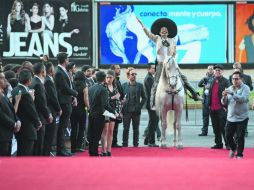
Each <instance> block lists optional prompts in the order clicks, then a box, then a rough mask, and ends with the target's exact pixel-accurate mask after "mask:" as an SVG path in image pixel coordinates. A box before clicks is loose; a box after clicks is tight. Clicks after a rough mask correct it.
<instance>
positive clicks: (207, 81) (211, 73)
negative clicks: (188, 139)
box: [198, 65, 214, 136]
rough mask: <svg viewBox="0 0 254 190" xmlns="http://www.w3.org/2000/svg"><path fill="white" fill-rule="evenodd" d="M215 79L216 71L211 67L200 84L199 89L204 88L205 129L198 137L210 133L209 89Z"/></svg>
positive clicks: (203, 115)
mask: <svg viewBox="0 0 254 190" xmlns="http://www.w3.org/2000/svg"><path fill="white" fill-rule="evenodd" d="M213 78H214V70H213V66H212V65H209V66H208V67H207V73H206V76H205V77H203V78H202V79H201V80H200V81H199V83H198V87H203V96H202V97H203V100H202V119H203V127H202V129H201V131H202V132H201V133H200V134H198V136H207V133H208V126H209V116H210V108H209V105H208V100H209V97H208V95H209V89H210V86H211V83H212V82H213Z"/></svg>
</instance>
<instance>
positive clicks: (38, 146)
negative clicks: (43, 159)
mask: <svg viewBox="0 0 254 190" xmlns="http://www.w3.org/2000/svg"><path fill="white" fill-rule="evenodd" d="M33 73H34V78H33V79H32V84H31V86H30V88H31V89H34V97H35V99H34V104H35V108H36V111H37V113H38V115H39V117H40V120H41V122H42V127H41V129H40V130H39V131H37V141H35V146H34V155H37V156H41V155H43V144H44V136H45V125H46V124H47V123H52V121H53V117H52V114H51V113H50V112H49V109H48V106H47V99H46V94H45V93H46V92H45V87H44V78H45V75H46V73H45V66H44V65H43V63H35V64H34V66H33Z"/></svg>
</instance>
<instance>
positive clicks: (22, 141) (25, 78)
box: [12, 69, 42, 156]
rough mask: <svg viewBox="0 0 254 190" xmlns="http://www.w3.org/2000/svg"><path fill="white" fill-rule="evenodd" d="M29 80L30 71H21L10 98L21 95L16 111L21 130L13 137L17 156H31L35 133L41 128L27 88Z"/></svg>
mask: <svg viewBox="0 0 254 190" xmlns="http://www.w3.org/2000/svg"><path fill="white" fill-rule="evenodd" d="M31 80H32V73H31V71H30V70H27V69H23V70H22V71H21V72H20V73H19V84H18V85H17V86H16V87H15V88H14V89H13V91H12V97H15V96H16V95H18V94H21V99H20V102H19V105H18V109H17V116H18V117H19V118H20V120H21V129H20V131H19V132H18V133H16V135H15V136H16V139H17V144H18V148H17V149H18V150H17V155H18V156H31V155H33V149H34V142H35V141H36V140H37V131H38V130H39V129H40V128H41V126H42V124H41V121H40V119H39V116H38V113H37V111H36V109H35V104H34V100H33V98H34V95H33V92H31V91H30V90H29V88H28V86H30V85H31ZM13 100H14V98H13Z"/></svg>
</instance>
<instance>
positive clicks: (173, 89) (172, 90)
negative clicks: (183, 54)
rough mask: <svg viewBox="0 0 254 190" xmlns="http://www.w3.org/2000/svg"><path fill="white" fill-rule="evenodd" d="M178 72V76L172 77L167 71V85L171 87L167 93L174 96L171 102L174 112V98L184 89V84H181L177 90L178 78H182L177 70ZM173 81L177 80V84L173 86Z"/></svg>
mask: <svg viewBox="0 0 254 190" xmlns="http://www.w3.org/2000/svg"><path fill="white" fill-rule="evenodd" d="M168 64H169V62H168ZM166 69H167V67H166ZM176 71H177V74H176V75H172V76H169V72H167V71H165V73H166V78H167V83H168V85H169V90H166V93H167V94H170V95H171V96H172V100H171V101H172V110H174V98H175V95H177V94H178V93H179V92H180V91H181V90H182V89H183V85H182V84H181V86H180V88H178V89H176V87H177V84H178V78H179V77H180V75H179V72H178V70H176ZM171 79H172V80H174V79H175V83H174V84H172V83H171V82H170V80H171Z"/></svg>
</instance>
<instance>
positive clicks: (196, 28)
mask: <svg viewBox="0 0 254 190" xmlns="http://www.w3.org/2000/svg"><path fill="white" fill-rule="evenodd" d="M99 13H100V14H99V19H98V20H99V56H100V58H99V62H100V64H101V65H106V64H116V63H117V64H137V65H142V64H143V65H144V64H147V63H149V62H155V60H156V47H155V44H154V43H153V41H152V40H151V39H149V38H148V37H147V36H146V34H145V33H144V30H143V28H142V26H141V24H140V23H139V22H138V19H139V20H140V21H141V22H142V23H143V25H144V26H145V27H146V28H147V29H150V28H151V26H152V24H153V22H154V21H155V20H157V19H159V18H169V19H171V20H173V21H174V22H175V23H176V24H177V28H178V34H177V36H176V37H175V41H176V43H177V62H178V63H179V64H211V63H213V64H214V63H226V62H227V5H226V4H118V3H113V4H110V3H107V4H105V3H101V4H100V6H99ZM137 18H138V19H137Z"/></svg>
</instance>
